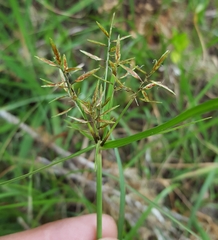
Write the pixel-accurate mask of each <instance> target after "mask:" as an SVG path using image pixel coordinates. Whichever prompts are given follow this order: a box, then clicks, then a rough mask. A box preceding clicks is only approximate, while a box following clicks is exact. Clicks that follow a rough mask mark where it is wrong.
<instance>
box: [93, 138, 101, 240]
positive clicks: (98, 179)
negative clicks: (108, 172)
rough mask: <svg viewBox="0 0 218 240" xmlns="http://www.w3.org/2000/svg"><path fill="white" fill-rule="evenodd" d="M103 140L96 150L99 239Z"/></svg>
mask: <svg viewBox="0 0 218 240" xmlns="http://www.w3.org/2000/svg"><path fill="white" fill-rule="evenodd" d="M100 144H101V141H98V143H97V145H96V152H95V164H96V176H97V191H96V194H97V239H100V238H102V156H101V150H100Z"/></svg>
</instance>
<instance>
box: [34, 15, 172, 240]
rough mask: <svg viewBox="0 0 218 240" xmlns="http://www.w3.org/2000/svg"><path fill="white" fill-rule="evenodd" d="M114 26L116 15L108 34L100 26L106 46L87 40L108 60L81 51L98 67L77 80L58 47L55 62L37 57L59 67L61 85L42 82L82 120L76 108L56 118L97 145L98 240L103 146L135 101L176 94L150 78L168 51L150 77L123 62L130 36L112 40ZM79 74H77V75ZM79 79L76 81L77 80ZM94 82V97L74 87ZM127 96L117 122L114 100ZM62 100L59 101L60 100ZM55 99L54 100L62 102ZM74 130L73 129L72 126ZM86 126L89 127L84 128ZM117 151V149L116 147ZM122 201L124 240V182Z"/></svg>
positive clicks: (100, 235) (131, 60) (52, 45)
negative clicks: (156, 90) (160, 92)
mask: <svg viewBox="0 0 218 240" xmlns="http://www.w3.org/2000/svg"><path fill="white" fill-rule="evenodd" d="M113 24H114V15H113V17H112V20H111V25H110V28H109V31H107V30H106V29H105V28H104V27H103V26H102V25H101V24H100V23H98V22H97V25H98V27H99V29H100V31H101V32H102V33H103V34H104V36H105V37H106V43H103V42H99V41H96V40H88V41H89V42H91V43H92V44H95V45H96V46H98V47H101V48H103V49H104V50H105V59H102V58H100V57H98V56H96V55H93V54H92V53H89V52H86V51H83V50H80V51H81V53H82V54H85V55H86V56H87V57H88V58H91V59H92V60H94V61H96V62H97V63H98V67H97V68H94V69H91V70H89V71H87V72H85V73H83V74H81V75H79V76H78V71H81V70H82V69H81V68H79V67H70V66H68V63H67V59H66V56H65V55H61V54H60V52H59V51H58V49H57V47H56V45H55V43H54V42H53V40H52V39H50V43H51V47H52V51H53V54H54V60H52V61H51V60H48V59H45V58H40V57H37V58H38V59H39V60H41V61H42V62H44V63H46V64H49V65H50V66H52V67H56V68H57V69H59V72H60V81H59V82H58V83H54V82H50V81H47V80H44V79H42V80H43V81H44V82H45V85H43V87H55V88H58V89H61V90H63V91H64V92H65V95H63V96H62V97H61V98H67V99H68V100H69V101H71V102H72V103H73V107H75V108H77V109H78V111H79V114H80V116H81V117H79V118H77V117H75V116H71V115H70V111H71V109H72V108H73V107H71V108H68V109H67V110H65V111H63V112H61V113H59V114H57V115H56V116H60V115H63V114H66V115H67V117H68V118H69V119H71V120H72V121H73V123H76V124H77V125H75V126H76V129H77V130H79V131H80V133H81V134H83V135H84V136H85V137H88V138H89V139H91V140H93V141H94V143H95V170H96V182H97V190H96V194H97V196H96V199H97V207H96V209H97V239H99V238H101V237H102V151H103V149H104V146H106V145H107V143H108V140H109V139H112V138H113V135H112V132H113V130H114V129H115V127H116V126H117V124H118V123H119V120H120V119H121V118H122V116H123V115H124V114H125V112H126V111H127V110H128V108H129V106H130V105H131V103H132V102H133V101H135V102H136V104H137V105H139V102H140V101H142V102H154V100H151V99H150V97H149V94H148V90H149V89H151V88H153V87H155V86H159V87H162V88H164V89H166V90H168V91H169V92H171V93H172V94H174V92H173V91H172V90H170V89H169V88H168V87H167V86H165V85H163V84H162V83H161V82H157V81H153V80H152V79H151V76H152V75H153V73H154V72H155V71H157V70H158V68H159V67H160V66H161V64H162V63H163V61H164V60H165V58H166V57H167V55H168V54H169V51H168V50H167V51H166V52H165V53H164V54H163V55H162V56H161V57H160V59H159V60H156V61H155V62H154V65H153V67H152V69H151V71H150V72H149V73H147V72H145V71H144V70H143V66H137V65H133V64H132V63H133V62H134V58H128V59H122V55H121V45H122V42H123V41H125V39H127V38H129V37H130V36H129V35H128V36H119V35H118V36H117V37H116V39H113V36H112V30H113ZM76 72H77V74H75V73H76ZM74 76H77V77H74ZM90 78H91V79H92V83H93V82H94V84H95V88H94V92H93V93H91V94H90V95H91V97H89V96H88V97H87V99H84V98H83V97H82V96H81V94H80V90H78V88H76V87H75V86H76V85H77V84H78V83H81V87H82V83H83V82H84V81H87V80H88V79H90ZM127 78H132V79H136V88H134V89H133V88H132V87H131V86H128V85H127V84H126V83H125V79H127ZM120 91H122V92H126V93H127V94H129V102H128V103H127V105H126V106H125V107H124V108H123V109H122V110H121V111H120V112H121V113H120V114H119V115H118V117H117V118H116V119H115V118H114V117H112V116H111V115H112V114H111V113H112V111H115V110H116V109H117V108H119V107H120V106H119V105H116V104H115V102H116V101H115V98H116V94H117V92H120ZM61 98H59V99H61ZM59 99H55V100H59ZM73 126H74V125H73ZM84 126H86V127H85V128H84ZM113 148H114V149H115V148H116V146H114V147H113ZM115 155H116V156H117V160H118V165H119V171H120V176H121V177H122V178H123V174H122V165H121V160H120V158H119V152H118V151H117V149H115ZM121 192H122V193H123V194H121V198H120V216H119V223H118V238H119V239H122V232H123V230H122V228H123V226H122V225H123V219H124V202H125V196H124V195H125V184H124V181H123V180H122V185H121Z"/></svg>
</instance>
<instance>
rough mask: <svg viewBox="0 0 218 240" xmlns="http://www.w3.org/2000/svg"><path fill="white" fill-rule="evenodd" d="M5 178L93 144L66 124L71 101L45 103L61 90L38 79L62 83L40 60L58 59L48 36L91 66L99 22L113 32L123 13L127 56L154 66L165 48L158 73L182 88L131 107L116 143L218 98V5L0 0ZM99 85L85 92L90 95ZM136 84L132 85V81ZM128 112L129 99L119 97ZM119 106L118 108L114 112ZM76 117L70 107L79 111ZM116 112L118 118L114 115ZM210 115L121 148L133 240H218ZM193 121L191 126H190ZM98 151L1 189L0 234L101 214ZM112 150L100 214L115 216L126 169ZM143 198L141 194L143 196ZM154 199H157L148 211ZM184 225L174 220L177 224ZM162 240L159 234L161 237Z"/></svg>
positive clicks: (216, 163)
mask: <svg viewBox="0 0 218 240" xmlns="http://www.w3.org/2000/svg"><path fill="white" fill-rule="evenodd" d="M0 9H1V11H0V21H1V23H0V31H1V34H0V43H1V44H0V50H1V55H0V56H1V58H0V96H1V97H0V126H1V127H0V161H1V164H0V177H1V180H0V183H3V182H4V181H7V180H11V179H13V178H16V177H20V176H23V175H24V174H26V173H29V172H31V171H33V170H35V169H39V168H40V167H44V166H46V165H48V164H50V163H51V162H52V161H53V160H55V159H58V158H60V157H67V156H68V155H70V154H71V153H75V152H77V151H79V150H81V149H82V148H85V147H87V146H89V145H92V144H93V143H92V142H90V141H89V140H88V139H86V138H84V137H83V136H81V134H80V133H79V132H78V131H75V130H73V129H70V128H69V127H68V125H69V124H68V123H67V122H66V121H65V119H66V118H65V116H60V117H56V118H52V116H53V115H56V114H58V113H59V112H61V111H63V110H66V109H67V108H69V103H68V102H67V101H55V102H52V103H50V104H49V102H50V101H51V100H52V99H54V98H55V97H58V96H60V92H58V91H54V90H53V89H48V88H42V87H41V85H42V81H41V80H40V77H42V78H45V79H48V80H52V81H54V82H58V81H59V79H60V77H59V73H58V72H57V71H56V69H54V68H51V67H49V66H46V65H45V64H42V63H41V62H39V61H38V60H37V59H36V58H35V56H40V57H46V58H47V59H52V55H51V50H50V46H49V38H52V39H53V40H54V41H55V43H56V45H57V46H58V48H59V50H60V51H61V52H62V53H65V54H66V56H67V59H68V63H69V65H70V64H71V65H72V66H76V65H79V64H84V67H83V69H84V71H88V70H90V69H93V68H96V66H95V65H94V64H95V62H93V61H91V60H90V59H87V57H86V56H85V55H82V54H81V53H80V51H79V50H80V49H82V50H85V51H88V52H91V53H93V54H95V55H98V56H101V55H102V54H103V52H101V48H94V47H93V45H92V44H91V43H88V42H87V39H95V40H98V41H102V39H103V36H102V34H101V32H100V31H99V30H98V27H97V25H96V23H95V21H98V22H100V23H101V24H102V25H103V26H104V27H105V28H108V27H109V24H110V19H111V16H112V13H113V12H116V19H115V26H116V27H117V28H116V29H115V30H114V34H115V37H117V34H120V35H121V36H124V35H129V34H131V35H132V36H133V37H132V39H128V40H126V41H125V42H122V54H123V57H124V58H127V56H129V57H133V56H134V57H135V63H136V64H138V65H144V68H145V69H148V71H149V70H150V69H151V68H152V65H153V61H154V59H158V58H159V57H160V56H161V55H162V54H163V53H164V52H165V51H166V50H167V49H169V50H170V51H171V54H170V56H169V57H168V59H167V60H166V61H165V62H164V64H163V66H162V67H161V68H160V70H159V71H158V72H157V73H156V74H155V75H154V80H155V81H163V83H164V84H165V85H167V86H168V87H169V88H170V89H173V90H174V91H175V92H176V97H174V96H172V95H171V94H169V93H168V92H166V91H164V90H162V89H160V88H156V89H152V90H151V91H150V92H149V93H150V97H151V98H152V99H155V100H157V101H160V102H162V104H157V103H140V106H139V107H138V106H137V105H136V104H135V103H134V104H132V105H131V109H130V110H129V111H128V113H127V114H126V115H125V116H124V117H123V118H122V121H121V122H120V124H119V126H118V128H117V129H116V130H115V131H114V136H115V138H116V139H118V138H121V137H124V136H128V135H131V134H134V133H138V132H141V131H144V130H146V129H150V128H152V127H154V126H157V125H159V124H161V123H164V122H166V121H168V120H169V119H171V118H173V117H175V116H177V115H178V114H179V113H182V112H183V111H185V110H186V109H189V108H191V107H194V106H197V105H198V104H200V103H203V102H205V101H207V100H210V99H215V98H216V97H217V94H218V81H217V80H218V73H217V69H218V57H217V56H218V47H217V46H218V29H217V25H218V10H217V9H218V3H217V1H215V0H214V1H204V0H202V1H197V0H194V1H183V2H181V1H176V0H175V1H173V0H162V1H139V0H135V1H133V0H127V1H102V2H97V1H94V0H81V1H78V2H77V1H55V0H51V1H45V0H38V1H31V0H27V1H24V0H23V1H22V0H20V1H13V0H11V1H4V2H0ZM92 81H93V80H90V81H86V83H85V85H83V88H82V89H81V95H82V96H84V98H85V97H89V91H90V89H91V88H92V87H93V82H92ZM128 81H129V83H130V84H132V85H133V87H134V84H135V81H133V80H132V79H131V78H130V79H129V80H128ZM116 97H117V98H116V99H117V103H118V104H120V105H121V106H125V105H126V103H127V102H128V95H126V94H119V95H117V96H116ZM118 111H119V110H118ZM73 114H75V117H77V116H76V113H74V110H73V111H72V115H73ZM114 117H116V114H115V113H114ZM206 117H212V118H210V119H207V120H205V121H203V122H197V123H195V124H191V125H190V124H189V125H187V126H186V127H183V128H179V129H175V130H174V131H171V132H168V133H165V134H160V135H155V136H152V137H148V138H147V139H144V140H140V141H138V142H137V144H136V143H135V144H130V145H128V146H126V147H122V148H120V149H119V151H120V154H121V158H122V162H123V167H124V169H125V171H124V174H125V178H126V183H127V185H128V189H127V193H126V214H125V232H124V237H125V239H195V237H194V236H192V235H190V234H189V233H188V232H187V229H185V228H184V227H183V226H182V224H183V225H184V226H186V227H187V228H188V229H190V230H192V231H194V232H195V233H196V234H197V235H198V236H199V238H200V239H218V237H217V236H218V225H217V222H218V204H217V202H218V185H217V184H218V177H217V176H218V175H217V172H218V170H217V169H218V157H217V153H218V147H217V141H218V140H217V139H218V131H217V124H218V118H217V111H213V112H209V113H207V114H204V115H203V116H199V117H198V118H197V117H196V118H194V119H192V121H197V120H200V119H201V118H206ZM189 122H190V121H189ZM93 159H94V153H93V152H92V151H89V152H87V153H85V154H83V155H81V156H77V157H75V158H73V159H68V160H67V161H65V162H64V163H61V164H59V165H55V166H53V167H50V168H46V169H45V170H43V171H40V172H38V173H36V174H34V175H32V176H31V177H27V178H22V179H20V180H17V181H14V182H11V183H10V182H9V183H7V184H2V185H1V186H0V212H1V218H0V235H5V234H8V233H12V232H17V231H21V230H23V229H28V228H32V227H36V226H39V225H41V224H43V223H46V222H50V221H54V220H56V219H61V218H65V217H71V216H77V215H82V214H86V213H91V212H95V210H96V209H95V208H96V207H95V174H94V164H93ZM114 159H115V157H114V152H113V151H112V150H107V151H105V155H104V159H103V167H104V188H103V191H104V196H103V197H104V212H105V213H108V214H110V215H112V216H113V217H114V218H115V219H117V218H118V209H119V208H118V203H119V186H118V182H117V177H118V167H117V164H116V162H115V160H114ZM140 194H141V195H140ZM143 197H146V198H148V199H150V200H152V201H153V202H154V203H156V204H157V206H156V208H151V205H149V203H148V201H147V200H146V199H144V198H143ZM176 221H178V222H179V223H178V222H177V223H176ZM161 237H162V238H161Z"/></svg>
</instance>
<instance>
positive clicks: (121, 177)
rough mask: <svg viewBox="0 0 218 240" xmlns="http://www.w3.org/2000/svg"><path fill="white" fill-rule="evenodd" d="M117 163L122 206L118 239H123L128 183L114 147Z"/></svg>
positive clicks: (112, 137)
mask: <svg viewBox="0 0 218 240" xmlns="http://www.w3.org/2000/svg"><path fill="white" fill-rule="evenodd" d="M111 139H112V140H114V136H113V134H111ZM114 152H115V156H116V160H117V165H118V168H119V185H120V207H119V218H118V239H123V226H124V219H125V203H126V199H125V197H126V184H125V178H124V173H123V166H122V161H121V158H120V154H119V151H118V149H117V148H115V149H114Z"/></svg>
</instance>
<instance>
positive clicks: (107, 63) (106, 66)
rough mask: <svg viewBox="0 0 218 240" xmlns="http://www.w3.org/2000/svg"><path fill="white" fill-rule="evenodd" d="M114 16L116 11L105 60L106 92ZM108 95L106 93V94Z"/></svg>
mask: <svg viewBox="0 0 218 240" xmlns="http://www.w3.org/2000/svg"><path fill="white" fill-rule="evenodd" d="M114 17H115V13H114V14H113V16H112V20H111V26H110V32H109V37H108V42H107V57H106V62H105V76H104V80H105V83H104V92H105V93H106V88H107V78H108V69H109V58H110V48H111V35H112V28H113V24H114ZM104 96H106V94H104Z"/></svg>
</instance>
